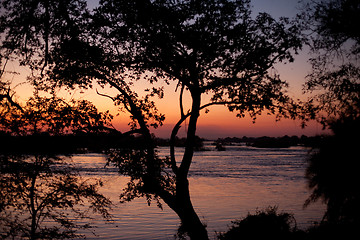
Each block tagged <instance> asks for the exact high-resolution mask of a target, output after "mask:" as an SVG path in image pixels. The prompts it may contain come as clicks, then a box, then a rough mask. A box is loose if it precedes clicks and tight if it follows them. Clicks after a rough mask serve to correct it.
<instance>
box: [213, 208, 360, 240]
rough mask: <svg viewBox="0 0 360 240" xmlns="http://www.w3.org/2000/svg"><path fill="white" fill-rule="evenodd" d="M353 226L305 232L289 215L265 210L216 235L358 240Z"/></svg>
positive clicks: (319, 226) (230, 239) (225, 239)
mask: <svg viewBox="0 0 360 240" xmlns="http://www.w3.org/2000/svg"><path fill="white" fill-rule="evenodd" d="M358 227H359V225H356V224H343V223H337V224H334V223H329V222H323V223H314V224H313V226H311V227H310V228H308V229H306V230H301V229H299V228H297V226H296V220H295V218H294V216H293V215H292V214H290V213H284V212H281V213H279V212H278V211H277V207H268V208H267V209H265V210H261V211H257V212H256V213H255V214H250V213H249V214H248V215H247V216H246V217H245V218H243V219H241V220H236V221H234V222H232V225H231V226H230V227H229V229H228V231H226V232H223V233H218V239H219V240H237V239H281V240H315V239H316V240H319V239H357V238H358V237H359V231H358V229H359V228H358Z"/></svg>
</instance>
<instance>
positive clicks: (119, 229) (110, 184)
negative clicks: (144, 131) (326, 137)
mask: <svg viewBox="0 0 360 240" xmlns="http://www.w3.org/2000/svg"><path fill="white" fill-rule="evenodd" d="M209 147H210V146H209ZM158 150H159V154H160V155H161V156H165V155H167V154H168V148H165V147H164V148H162V147H160V148H158ZM176 150H177V154H179V155H181V154H182V151H183V149H181V148H178V149H176ZM307 152H308V150H307V149H305V148H291V149H256V148H252V147H247V146H229V147H228V148H227V150H226V151H225V152H221V153H219V152H217V151H205V152H197V153H196V154H195V156H194V163H193V165H192V171H191V172H190V176H191V177H190V179H189V181H190V192H191V198H192V200H193V203H194V206H195V208H196V211H197V212H198V213H199V216H200V217H201V218H202V220H204V222H205V223H206V224H207V225H208V232H209V234H210V237H211V236H214V235H215V233H214V232H215V231H218V232H219V231H225V230H226V229H227V227H228V225H229V224H230V223H231V221H233V220H235V219H239V218H241V217H245V216H246V215H247V214H248V212H255V211H256V209H257V208H265V207H267V206H278V208H279V210H280V211H285V212H289V213H294V215H295V218H296V221H297V224H298V227H299V228H301V229H305V228H307V227H308V226H310V225H311V223H312V222H313V221H319V220H321V218H322V215H323V213H324V208H325V207H324V206H322V205H321V204H320V203H319V204H316V205H313V206H310V207H309V208H308V209H305V210H303V203H304V201H305V200H306V198H307V197H308V196H309V191H308V190H307V188H306V181H305V179H304V170H305V161H304V159H305V156H306V154H307ZM73 160H74V162H76V163H78V162H79V163H81V164H80V167H81V169H82V172H81V174H82V175H83V176H89V177H95V176H98V177H101V178H102V180H103V182H104V187H103V188H102V190H101V191H102V193H104V194H105V195H107V196H109V197H110V198H111V199H112V200H113V202H114V203H117V202H118V201H119V200H118V196H119V193H120V192H121V189H122V188H124V187H125V186H126V183H127V181H128V179H127V177H124V176H119V175H118V174H117V170H116V168H113V167H112V166H110V167H109V168H108V169H106V170H104V172H101V171H99V167H100V169H103V166H104V165H105V163H106V160H105V157H104V156H103V155H99V154H98V155H94V154H86V155H76V156H74V157H73ZM92 168H94V169H92ZM163 207H164V210H163V211H161V210H160V209H159V208H157V206H156V204H154V205H151V206H150V207H148V206H147V204H146V200H145V199H136V200H134V201H133V202H130V203H126V204H116V205H115V206H114V209H113V211H112V212H113V214H114V223H113V224H110V225H108V224H107V225H104V224H102V223H97V224H98V226H99V228H98V229H96V234H97V235H98V237H93V236H89V235H88V236H87V237H88V238H89V239H99V238H100V239H117V240H118V239H173V236H174V234H176V231H177V229H178V227H179V219H178V217H177V216H176V214H174V213H173V212H172V210H170V209H169V208H168V207H167V206H166V205H165V204H164V205H163ZM114 231H115V232H114Z"/></svg>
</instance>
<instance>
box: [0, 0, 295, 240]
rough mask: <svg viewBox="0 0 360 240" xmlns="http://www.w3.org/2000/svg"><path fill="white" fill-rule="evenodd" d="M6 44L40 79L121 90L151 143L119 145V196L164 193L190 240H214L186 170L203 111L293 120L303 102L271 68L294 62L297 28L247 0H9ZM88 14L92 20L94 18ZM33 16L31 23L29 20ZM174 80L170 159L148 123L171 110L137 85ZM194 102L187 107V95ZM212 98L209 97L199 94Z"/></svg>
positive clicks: (135, 125)
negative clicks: (94, 0)
mask: <svg viewBox="0 0 360 240" xmlns="http://www.w3.org/2000/svg"><path fill="white" fill-rule="evenodd" d="M3 6H4V8H5V10H4V11H3V12H4V13H3V15H2V16H3V18H2V19H3V20H2V21H1V30H2V32H4V33H5V38H4V39H5V41H4V44H3V47H4V48H6V50H7V51H10V52H11V53H13V54H15V55H17V56H20V57H21V58H20V59H22V60H23V62H24V63H25V64H28V65H30V66H33V68H34V70H37V71H38V72H39V73H40V74H39V75H37V78H35V79H34V80H36V81H35V82H36V84H38V85H42V86H46V87H50V88H51V87H54V86H67V87H70V88H74V87H76V86H78V87H82V88H89V87H92V86H93V83H94V82H96V83H98V84H100V86H110V87H113V88H114V89H116V90H118V93H119V94H118V95H116V96H108V95H105V94H101V95H104V96H106V97H109V98H111V99H112V100H113V101H114V103H115V104H116V105H119V106H122V108H123V110H125V111H127V112H129V113H130V115H131V120H132V122H131V123H130V127H131V131H130V132H129V134H130V133H136V134H140V135H141V136H142V138H143V142H144V144H142V145H141V146H134V148H133V149H131V148H118V149H114V151H112V152H111V153H110V155H109V160H110V161H112V162H114V163H116V164H117V165H118V167H119V171H120V173H122V174H126V175H129V176H130V182H129V184H128V187H127V189H125V192H124V193H123V194H122V195H121V197H122V200H124V201H126V200H132V199H133V198H135V197H146V198H147V199H148V201H151V199H155V200H157V201H158V203H159V204H160V202H159V199H162V200H163V201H164V202H165V203H166V204H167V205H168V206H169V207H170V208H171V209H173V210H174V211H175V212H176V213H177V214H178V216H179V217H180V219H181V221H182V225H183V227H184V229H185V231H186V232H187V233H188V234H189V236H190V238H191V239H208V236H207V231H206V229H205V227H204V225H203V224H202V223H201V221H200V219H199V217H198V215H197V214H196V212H195V210H194V208H193V206H192V203H191V200H190V192H189V181H188V174H189V170H190V166H191V162H192V157H193V154H194V146H195V142H196V135H195V134H196V128H197V121H198V118H199V116H200V111H201V110H205V111H207V108H208V107H210V106H213V105H224V106H226V107H227V108H228V109H229V110H230V111H235V112H236V113H237V116H238V117H244V116H245V113H249V114H250V116H251V117H252V118H253V119H255V118H256V116H257V115H259V114H260V113H262V112H264V111H267V112H268V113H271V114H275V115H277V117H279V118H280V117H281V116H285V117H294V116H295V115H296V113H297V110H298V109H297V106H296V105H295V104H294V103H293V102H292V100H291V99H290V98H289V96H287V95H286V92H285V90H284V89H285V88H286V86H287V83H286V82H285V81H284V80H282V79H281V78H280V76H279V75H278V74H277V73H276V71H275V70H274V65H275V64H276V63H279V62H286V61H293V57H292V55H293V53H294V52H296V51H297V50H298V49H299V48H300V46H301V41H300V39H299V38H298V28H297V27H296V26H289V23H290V21H289V20H288V19H285V18H281V19H280V20H279V21H276V20H275V19H273V18H272V17H271V16H270V15H268V14H266V13H260V14H259V15H258V16H257V17H255V18H254V19H253V18H252V17H251V10H250V1H249V0H238V1H220V0H211V1H190V0H189V1H188V0H184V1H167V0H159V1H140V0H136V1H125V0H122V1H112V0H107V1H100V6H99V7H98V8H97V9H95V10H94V12H89V11H88V10H87V9H86V8H85V6H84V2H83V1H78V0H72V1H71V0H68V1H46V0H45V1H40V0H33V1H26V2H24V1H22V0H16V1H4V4H3ZM89 16H90V17H89ZM25 19H26V20H25ZM138 80H141V81H147V82H148V83H150V84H154V83H156V82H160V81H162V82H164V83H167V84H168V83H171V82H174V83H175V84H177V88H176V89H177V90H178V91H179V95H180V96H179V110H180V119H179V121H178V122H177V123H176V124H175V126H174V128H173V131H172V134H171V137H170V145H171V146H170V157H169V158H165V159H160V158H159V157H158V156H157V154H156V152H155V150H154V147H155V144H154V139H153V137H152V135H151V133H150V128H151V127H155V128H156V127H158V126H161V125H162V123H163V121H164V115H163V114H161V113H159V112H158V110H157V109H156V107H155V103H154V101H153V100H152V97H155V96H157V97H160V98H162V97H163V96H164V93H163V89H162V88H161V87H160V88H157V87H155V85H154V87H152V88H149V89H146V90H145V93H146V94H145V95H144V96H143V97H141V96H140V93H137V92H135V89H134V88H133V87H132V86H133V83H134V82H135V81H138ZM185 91H187V92H188V93H189V95H190V102H191V108H190V109H189V110H188V111H186V109H184V105H183V98H184V92H185ZM204 95H208V96H210V100H209V102H207V103H202V96H204ZM187 119H189V124H188V128H187V140H186V146H185V152H184V155H183V157H182V160H181V162H180V165H178V164H177V162H176V159H175V148H174V145H175V139H176V136H177V133H178V131H179V129H180V126H181V124H182V123H183V122H184V121H185V120H187Z"/></svg>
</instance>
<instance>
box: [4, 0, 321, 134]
mask: <svg viewBox="0 0 360 240" xmlns="http://www.w3.org/2000/svg"><path fill="white" fill-rule="evenodd" d="M96 2H97V1H96V0H89V6H91V7H93V6H96ZM252 4H253V7H254V8H253V11H254V13H256V12H268V13H270V14H271V15H272V16H273V17H275V18H278V17H280V16H285V17H293V16H295V14H296V13H297V12H298V9H299V7H300V5H299V4H298V0H271V1H269V0H253V1H252ZM308 58H309V56H308V50H306V49H304V50H303V51H302V52H301V53H300V54H299V55H298V56H296V58H295V62H294V63H291V64H286V65H283V64H281V65H277V66H276V70H277V71H278V73H280V76H281V77H282V79H285V80H287V81H288V82H289V84H290V87H289V89H288V93H289V95H290V96H293V97H294V98H302V99H304V98H305V96H304V95H303V94H302V84H303V83H304V81H305V76H306V75H307V74H308V73H309V71H310V65H309V64H308V62H307V59H308ZM8 70H9V71H17V72H20V73H21V74H20V75H15V76H14V75H11V76H10V75H8V76H7V78H8V80H9V79H10V80H12V81H13V85H14V86H15V85H16V84H18V83H20V82H24V81H25V78H26V75H27V74H29V73H30V72H29V71H28V70H26V69H20V68H19V67H18V66H17V65H16V64H15V63H11V64H9V65H8ZM163 86H164V87H165V90H166V91H165V98H164V99H162V100H157V106H158V108H159V110H160V112H162V113H165V116H166V121H165V124H164V126H163V127H161V128H160V129H157V130H156V131H155V134H156V135H157V136H159V137H164V138H168V137H169V136H170V131H171V128H172V127H173V125H174V124H175V122H176V121H177V120H178V119H179V117H180V112H179V107H178V97H179V92H176V93H174V90H175V85H169V86H167V85H165V84H164V85H163ZM145 88H146V87H145V86H144V84H142V83H138V84H137V85H136V89H138V91H139V92H141V90H142V89H145ZM97 89H98V90H99V92H101V93H106V94H109V95H111V94H112V93H113V94H116V91H114V90H112V89H101V88H100V87H98V88H97ZM15 90H16V92H17V96H18V100H19V101H24V100H26V98H28V97H29V96H30V95H31V92H32V89H31V87H30V86H28V85H26V84H24V85H20V86H18V87H16V89H15ZM59 96H61V97H64V98H66V99H67V100H70V99H72V98H75V99H88V100H90V101H92V102H93V103H94V104H95V105H96V106H97V107H98V108H99V109H100V110H101V111H105V110H110V112H111V113H112V114H113V115H116V114H117V112H118V111H117V109H116V107H114V106H113V103H112V101H111V100H110V99H107V98H104V97H101V96H98V95H97V93H96V88H94V89H91V90H88V91H81V90H75V91H72V92H70V94H69V93H65V92H64V91H61V92H59ZM203 103H206V99H205V98H204V99H203ZM209 110H210V111H209V113H207V114H205V113H202V114H201V116H200V119H199V124H198V135H199V136H201V137H206V138H217V137H226V136H230V137H242V136H248V137H250V136H265V135H266V136H282V135H285V134H287V135H298V136H300V135H302V134H305V135H315V134H322V127H321V125H319V124H317V123H315V122H311V123H309V126H308V127H307V128H305V129H302V128H301V127H300V121H292V120H282V121H280V122H276V121H275V119H274V117H272V116H267V115H266V114H265V115H263V116H260V117H259V118H258V119H257V121H256V123H255V124H253V123H252V120H251V119H250V118H249V117H245V118H243V119H239V118H236V117H235V113H230V112H229V111H228V110H227V109H226V108H225V107H223V106H216V107H211V108H209ZM127 122H128V117H127V116H126V115H124V114H123V113H120V115H119V116H116V117H115V118H114V122H113V124H114V126H115V127H116V128H117V129H118V130H120V131H126V130H127V129H128V127H127ZM185 128H186V126H183V128H182V129H181V130H180V131H179V135H180V136H183V135H184V133H185V131H184V130H185Z"/></svg>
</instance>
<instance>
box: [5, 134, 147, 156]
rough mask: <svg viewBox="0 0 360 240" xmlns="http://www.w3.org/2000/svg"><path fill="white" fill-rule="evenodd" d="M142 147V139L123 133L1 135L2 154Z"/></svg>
mask: <svg viewBox="0 0 360 240" xmlns="http://www.w3.org/2000/svg"><path fill="white" fill-rule="evenodd" d="M119 146H122V147H127V146H134V147H137V146H142V144H141V139H140V138H135V137H131V136H125V135H123V134H121V133H82V134H65V135H55V136H54V135H49V134H46V133H42V134H36V135H26V136H13V135H10V134H4V133H0V154H29V155H32V154H65V155H66V154H73V153H84V152H99V153H101V152H104V151H106V150H108V149H111V148H116V147H119Z"/></svg>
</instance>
